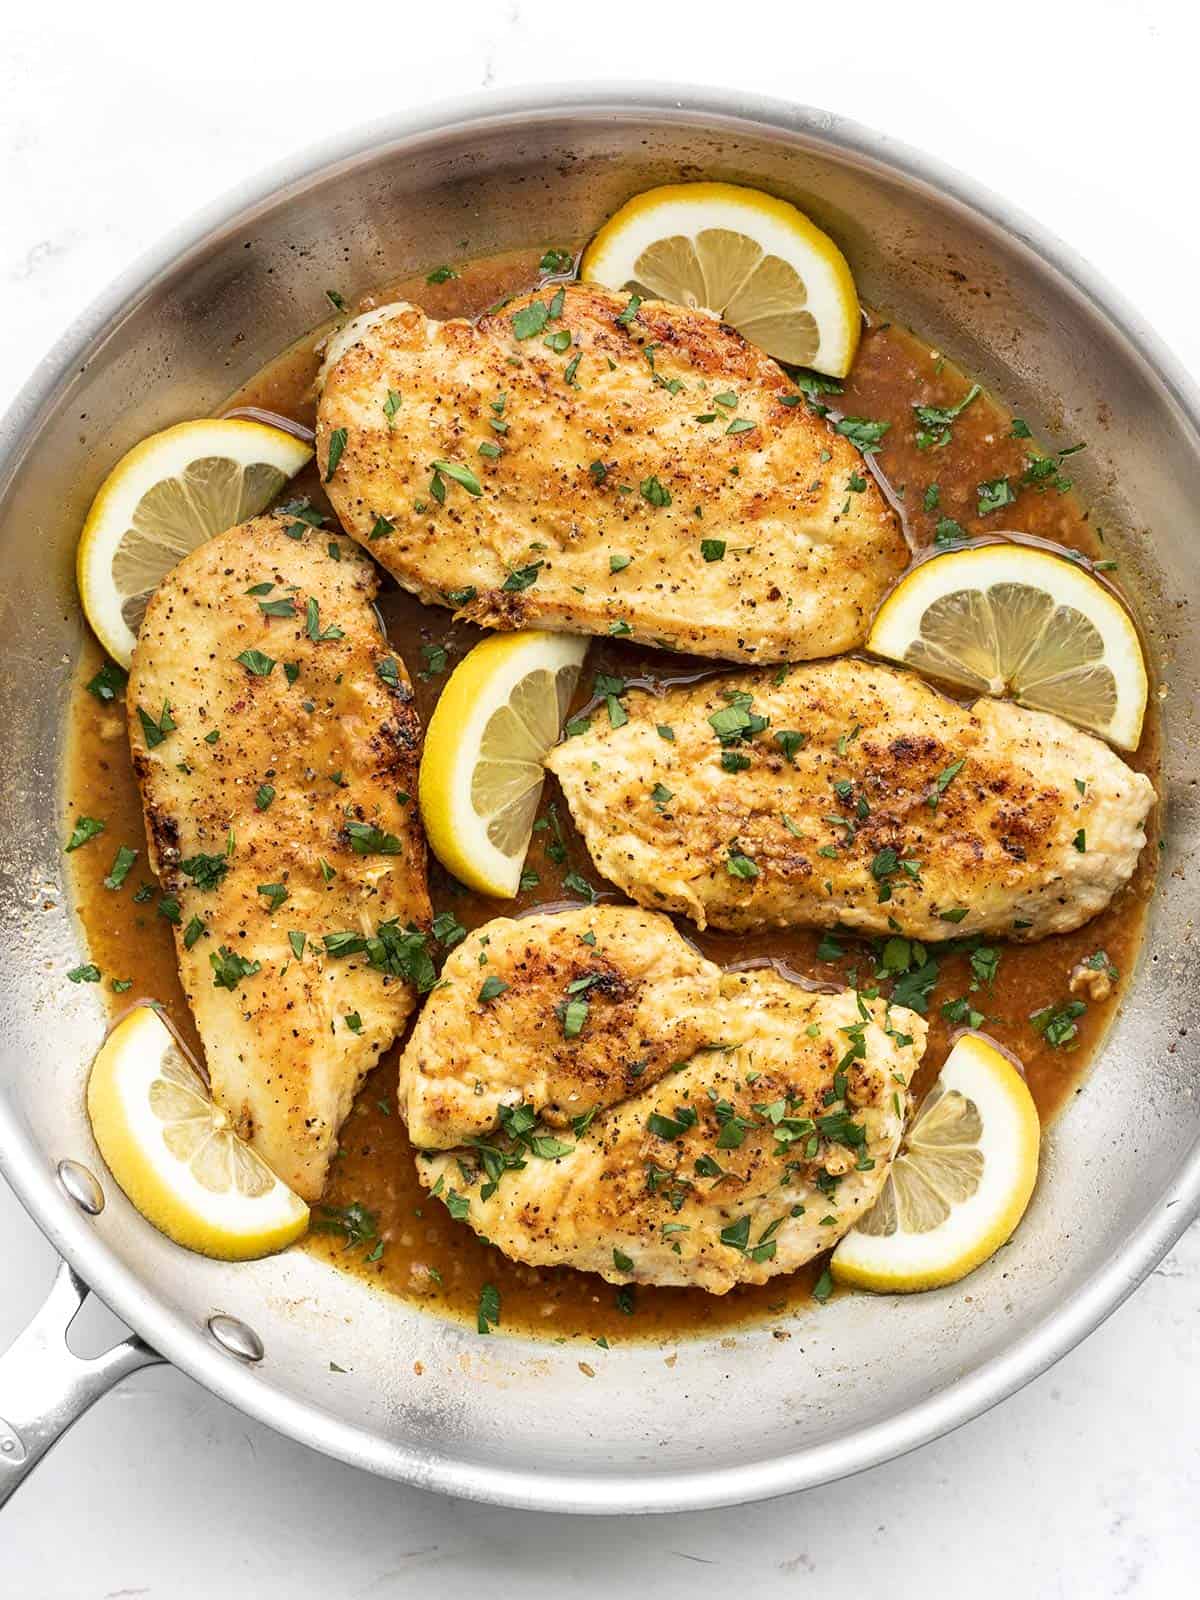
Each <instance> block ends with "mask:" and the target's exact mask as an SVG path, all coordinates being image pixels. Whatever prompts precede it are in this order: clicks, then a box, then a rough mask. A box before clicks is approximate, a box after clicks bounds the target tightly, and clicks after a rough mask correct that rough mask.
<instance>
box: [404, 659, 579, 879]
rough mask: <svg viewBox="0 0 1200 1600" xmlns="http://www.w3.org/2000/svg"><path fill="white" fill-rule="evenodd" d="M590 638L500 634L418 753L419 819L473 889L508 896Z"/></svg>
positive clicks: (441, 709)
mask: <svg viewBox="0 0 1200 1600" xmlns="http://www.w3.org/2000/svg"><path fill="white" fill-rule="evenodd" d="M587 647H588V640H587V639H580V638H576V637H574V636H573V635H571V634H566V633H541V632H536V631H532V630H531V631H527V632H523V633H498V634H494V635H493V636H492V637H491V638H490V639H485V640H484V641H483V643H482V644H477V645H476V646H475V648H474V649H473V650H472V651H471V652H470V653H469V654H468V655H466V656H464V657H463V659H462V660H461V661H460V662H459V664H458V666H457V667H455V669H454V671H453V672H452V673H451V675H450V678H449V681H448V682H447V684H446V687H445V688H444V689H443V690H442V694H441V698H440V699H439V700H438V703H437V705H436V707H435V708H434V713H433V716H432V717H431V718H430V721H429V731H428V732H427V733H426V735H425V749H424V752H423V753H422V756H421V777H420V800H421V817H422V820H423V821H424V823H425V832H426V835H427V837H428V839H429V843H430V846H431V848H432V849H433V852H434V854H435V855H436V856H437V858H438V860H439V861H440V862H441V863H442V865H443V866H444V867H446V868H448V869H449V871H451V872H452V873H453V874H454V876H455V877H456V878H458V879H459V880H460V881H461V882H463V883H465V884H466V885H467V886H468V887H469V888H471V889H477V890H479V892H480V893H482V894H488V895H496V896H498V897H501V898H504V899H511V898H512V896H513V895H515V894H516V892H517V889H518V887H519V885H520V881H521V867H522V865H523V863H524V861H525V852H526V850H528V848H529V839H530V835H531V833H532V831H533V823H534V818H535V816H536V815H537V806H538V799H539V798H540V796H541V792H542V780H543V779H544V777H545V771H544V769H543V767H542V762H543V761H544V760H545V758H546V755H547V754H548V753H549V751H550V750H551V749H552V748H553V747H554V745H556V744H557V743H558V741H559V738H560V737H561V735H562V725H563V718H564V717H565V716H566V714H567V707H568V706H569V705H570V703H571V695H572V694H573V693H574V690H575V684H576V682H577V680H578V678H579V669H580V667H581V666H582V665H583V658H584V656H585V655H586V653H587Z"/></svg>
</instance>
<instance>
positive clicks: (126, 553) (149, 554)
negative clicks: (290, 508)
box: [75, 418, 312, 667]
mask: <svg viewBox="0 0 1200 1600" xmlns="http://www.w3.org/2000/svg"><path fill="white" fill-rule="evenodd" d="M311 459H312V449H311V447H310V446H309V445H307V444H305V443H304V442H303V441H302V440H300V439H297V438H294V437H293V436H292V434H290V433H284V432H283V430H282V429H281V428H270V427H268V426H267V425H266V424H265V423H262V422H249V421H245V420H243V419H241V418H226V419H224V420H221V419H216V418H204V419H201V420H199V421H196V422H180V423H178V424H177V425H176V426H175V427H173V428H164V430H163V431H162V432H161V433H155V434H151V436H150V437H149V438H148V439H143V440H142V442H141V444H139V445H135V446H134V448H133V449H132V450H130V451H129V452H128V454H126V455H124V456H122V457H121V459H120V461H118V462H117V464H116V466H115V467H114V468H113V469H112V471H111V472H110V473H109V475H108V477H107V478H105V480H104V482H103V483H102V484H101V486H100V491H99V493H98V494H97V495H96V498H95V499H94V500H93V501H92V507H91V510H90V511H89V512H88V516H87V521H86V522H85V523H84V525H83V533H82V534H81V535H80V539H79V548H78V550H77V552H76V556H75V574H76V578H77V580H78V583H79V596H80V599H81V600H82V601H83V609H84V613H85V614H86V616H87V619H88V622H89V623H90V624H91V626H92V631H93V632H94V633H95V635H96V637H97V638H98V639H99V641H100V643H101V644H102V645H103V646H104V648H105V649H106V650H107V651H108V653H109V655H110V656H112V657H113V659H114V660H116V661H119V662H120V663H121V665H122V666H123V667H128V665H129V658H130V656H131V655H132V653H133V646H134V642H135V640H136V638H137V630H138V626H139V624H140V623H141V620H142V615H143V613H144V612H145V609H146V602H147V600H149V598H150V596H151V595H152V594H153V593H154V591H155V589H157V587H158V585H159V583H160V582H161V581H162V579H163V578H164V577H165V576H166V574H167V573H168V572H170V570H171V568H172V567H173V566H175V565H176V564H177V563H178V562H179V561H181V560H182V559H183V557H184V556H185V555H187V553H188V551H189V550H194V549H195V547H196V546H197V545H198V544H202V543H203V542H204V540H205V539H211V538H212V537H213V535H214V534H216V533H224V531H225V529H226V528H232V527H234V526H235V525H236V524H237V523H239V522H245V521H246V519H247V518H248V517H255V516H257V515H258V513H259V512H260V511H263V510H265V509H266V507H267V506H268V505H269V504H270V503H271V501H272V500H273V499H274V498H275V496H276V495H277V494H278V493H279V491H280V490H281V489H282V488H283V486H284V484H285V483H286V482H287V481H288V479H289V478H293V477H295V475H296V473H297V472H299V471H300V469H301V467H303V466H304V465H305V464H306V462H308V461H310V460H311Z"/></svg>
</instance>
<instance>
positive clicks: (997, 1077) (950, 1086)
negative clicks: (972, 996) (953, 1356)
mask: <svg viewBox="0 0 1200 1600" xmlns="http://www.w3.org/2000/svg"><path fill="white" fill-rule="evenodd" d="M1040 1132H1041V1130H1040V1126H1039V1123H1038V1114H1037V1108H1036V1107H1035V1105H1034V1103H1033V1096H1032V1095H1031V1094H1030V1092H1029V1089H1028V1087H1027V1085H1026V1083H1025V1080H1024V1078H1023V1077H1022V1076H1021V1074H1020V1073H1019V1072H1018V1071H1017V1069H1016V1067H1014V1066H1013V1064H1012V1062H1011V1061H1009V1059H1008V1057H1007V1056H1004V1055H1002V1054H1001V1053H1000V1051H999V1050H997V1049H996V1047H995V1046H994V1045H992V1044H989V1043H988V1041H987V1040H986V1039H984V1038H983V1037H981V1035H979V1034H977V1033H965V1034H962V1035H961V1036H960V1038H959V1039H958V1040H957V1042H956V1043H955V1045H954V1048H953V1049H952V1050H951V1052H950V1054H949V1055H948V1056H947V1057H946V1064H945V1066H944V1067H943V1068H942V1070H941V1074H940V1075H939V1077H938V1080H937V1082H936V1083H935V1084H934V1086H933V1088H932V1089H931V1090H930V1091H929V1093H928V1094H927V1095H926V1096H925V1099H924V1100H923V1101H922V1103H921V1108H920V1110H919V1111H918V1112H917V1115H916V1118H915V1120H914V1121H913V1123H912V1126H911V1127H910V1128H909V1130H908V1133H907V1135H906V1136H905V1140H904V1145H903V1147H902V1149H901V1153H900V1154H899V1155H898V1156H897V1157H896V1160H895V1161H894V1162H893V1164H892V1170H891V1172H889V1174H888V1176H887V1179H886V1181H885V1182H884V1185H883V1188H882V1189H881V1190H880V1193H879V1199H878V1200H877V1201H876V1202H875V1205H874V1208H873V1209H872V1210H871V1211H869V1212H868V1213H867V1215H866V1216H865V1217H864V1218H863V1220H862V1221H861V1222H860V1223H859V1224H858V1226H857V1227H855V1228H853V1229H851V1231H850V1232H849V1233H848V1234H847V1235H846V1237H845V1238H844V1239H843V1240H842V1242H841V1243H840V1244H839V1245H838V1247H837V1249H836V1250H835V1251H834V1253H833V1259H832V1261H831V1262H830V1266H831V1269H832V1272H833V1276H834V1277H835V1278H836V1279H837V1280H838V1282H839V1283H848V1284H852V1285H853V1286H854V1287H855V1288H858V1289H874V1290H876V1291H878V1292H880V1293H884V1294H906V1293H909V1292H911V1291H912V1290H916V1289H934V1288H937V1287H939V1286H941V1285H943V1284H947V1283H957V1282H958V1280H959V1279H960V1278H965V1277H966V1275H967V1273H968V1272H972V1271H974V1269H975V1268H976V1267H977V1266H979V1265H980V1264H981V1263H982V1262H984V1261H986V1260H987V1259H988V1257H989V1256H991V1255H994V1254H995V1252H996V1251H997V1250H998V1249H999V1248H1000V1246H1001V1245H1002V1244H1003V1243H1004V1242H1005V1240H1007V1239H1008V1238H1009V1237H1010V1236H1011V1235H1012V1232H1013V1230H1014V1229H1015V1228H1016V1226H1017V1223H1018V1222H1020V1220H1021V1218H1022V1217H1023V1216H1024V1214H1025V1207H1026V1206H1027V1205H1028V1204H1029V1197H1030V1195H1031V1194H1032V1193H1033V1186H1034V1183H1035V1182H1036V1180H1037V1171H1038V1139H1039V1135H1040Z"/></svg>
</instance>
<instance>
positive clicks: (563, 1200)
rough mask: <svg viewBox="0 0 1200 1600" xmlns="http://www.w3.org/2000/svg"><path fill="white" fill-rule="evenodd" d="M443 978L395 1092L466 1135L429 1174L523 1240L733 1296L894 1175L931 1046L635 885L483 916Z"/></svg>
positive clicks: (490, 1230) (512, 1249)
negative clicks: (641, 895) (748, 968)
mask: <svg viewBox="0 0 1200 1600" xmlns="http://www.w3.org/2000/svg"><path fill="white" fill-rule="evenodd" d="M481 963H482V964H481ZM443 979H444V982H443V983H442V984H441V985H439V987H438V988H437V989H436V990H435V991H434V993H433V994H431V995H430V998H429V1000H428V1001H427V1002H426V1006H425V1009H424V1011H423V1012H422V1014H421V1017H420V1019H419V1021H418V1024H417V1028H416V1030H415V1031H414V1034H413V1037H412V1038H411V1039H410V1041H409V1044H408V1046H407V1047H406V1049H405V1051H404V1054H403V1057H402V1058H401V1068H400V1089H401V1093H400V1101H401V1104H402V1106H404V1107H406V1108H407V1111H408V1116H409V1129H410V1132H413V1131H414V1129H417V1130H422V1129H424V1130H425V1137H426V1138H429V1139H430V1140H431V1142H436V1144H437V1145H438V1146H442V1147H445V1146H449V1145H452V1144H455V1143H461V1144H462V1145H463V1146H464V1148H459V1149H454V1150H443V1151H442V1153H437V1154H434V1153H430V1152H422V1153H421V1154H419V1155H418V1158H417V1167H418V1172H419V1174H420V1177H421V1181H422V1182H423V1183H424V1184H426V1185H427V1187H428V1188H429V1189H430V1190H431V1191H432V1192H433V1193H434V1194H435V1195H437V1196H438V1198H439V1199H441V1200H442V1201H443V1202H444V1203H445V1204H446V1205H447V1206H448V1207H449V1209H450V1211H451V1213H452V1214H453V1215H454V1216H456V1217H461V1218H463V1219H465V1220H466V1221H467V1222H469V1223H470V1225H471V1226H472V1227H473V1228H474V1229H475V1230H476V1232H478V1233H481V1234H483V1235H485V1236H486V1238H488V1239H489V1240H490V1241H491V1242H492V1243H493V1244H495V1245H496V1246H498V1247H499V1249H501V1250H503V1251H504V1252H505V1254H506V1255H509V1256H512V1257H513V1258H514V1259H516V1260H518V1261H524V1262H529V1263H531V1264H534V1265H537V1266H562V1265H565V1266H573V1267H577V1268H580V1269H582V1270H584V1271H587V1272H596V1273H599V1274H600V1275H601V1276H602V1277H604V1278H607V1279H609V1280H610V1282H629V1281H637V1282H640V1283H653V1284H695V1285H699V1286H700V1287H701V1288H704V1289H707V1290H709V1291H710V1292H711V1293H713V1294H724V1293H725V1292H726V1291H727V1290H729V1289H731V1288H732V1287H733V1286H734V1285H735V1284H737V1283H761V1282H763V1281H764V1280H766V1279H767V1278H769V1277H771V1276H773V1275H774V1274H776V1273H780V1272H792V1271H794V1270H795V1269H796V1268H797V1267H798V1266H800V1265H801V1264H802V1263H804V1262H805V1261H808V1260H810V1259H811V1258H812V1257H813V1256H814V1255H816V1254H818V1253H819V1252H820V1251H822V1250H825V1249H828V1248H829V1247H830V1246H831V1245H833V1244H834V1243H836V1241H837V1240H838V1239H839V1238H840V1237H841V1235H842V1234H843V1233H844V1232H845V1231H846V1230H847V1229H848V1228H849V1227H851V1226H852V1224H853V1223H854V1222H855V1220H856V1219H857V1218H858V1217H859V1216H861V1215H862V1213H863V1212H864V1211H866V1210H867V1209H868V1208H869V1207H870V1206H871V1205H872V1204H873V1203H874V1200H875V1198H876V1196H877V1195H878V1193H879V1190H880V1187H881V1185H882V1183H883V1180H884V1178H885V1177H886V1175H887V1172H888V1168H889V1166H890V1164H891V1161H892V1159H893V1157H894V1155H895V1153H896V1149H897V1146H898V1144H899V1141H900V1136H901V1132H902V1130H903V1126H904V1118H905V1116H906V1114H907V1110H908V1105H909V1096H908V1085H909V1083H910V1082H911V1079H912V1076H913V1073H914V1072H915V1070H916V1068H917V1065H918V1064H919V1062H920V1058H921V1052H922V1050H923V1049H924V1044H925V1023H924V1021H923V1020H922V1019H921V1018H920V1017H919V1016H916V1015H914V1014H913V1013H912V1012H910V1011H907V1010H905V1009H903V1008H901V1007H891V1008H889V1007H888V1006H887V1004H886V1003H885V1002H883V1001H882V1000H867V999H865V998H864V997H863V996H861V995H859V994H857V993H855V992H853V991H851V990H846V991H843V992H841V993H837V994H829V993H817V992H814V991H811V990H808V989H805V988H802V987H800V986H799V985H797V984H793V983H789V982H787V981H786V980H785V979H783V978H781V977H777V976H776V975H775V974H773V973H769V972H764V971H755V972H736V973H735V972H726V973H723V972H721V971H720V969H719V968H717V967H715V966H714V965H713V964H712V963H711V962H708V961H704V960H703V959H702V958H700V957H699V956H697V955H696V954H695V952H694V951H692V949H691V947H690V946H689V945H688V944H687V943H686V942H685V941H684V940H683V939H682V938H681V937H680V936H679V934H678V933H676V932H675V930H674V929H673V928H672V926H671V924H670V923H669V922H668V921H667V920H666V918H664V917H660V916H653V915H647V914H646V913H644V912H641V911H637V910H634V909H630V908H628V907H607V906H595V907H590V908H588V909H585V910H580V911H572V912H567V913H561V914H557V915H556V914H553V913H549V914H546V913H543V914H539V915H535V916H531V917H528V918H525V919H523V920H522V921H520V922H510V921H507V920H501V921H498V922H492V923H488V924H487V925H486V926H485V927H483V928H481V929H478V930H477V931H476V932H475V933H473V934H471V935H469V936H468V938H467V939H466V940H465V941H464V943H463V944H462V945H461V946H460V947H459V948H458V949H457V950H456V951H455V952H454V955H453V956H452V957H451V959H450V960H449V961H448V962H447V963H446V966H445V968H444V969H443ZM683 1007H686V1008H687V1010H686V1013H685V1012H684V1011H683V1010H682V1008H683ZM622 1034H624V1039H623V1040H622V1037H621V1036H622ZM676 1051H677V1052H678V1056H677V1058H676V1059H674V1060H669V1058H670V1057H671V1056H672V1054H673V1053H675V1052H676ZM479 1085H482V1089H479V1088H478V1087H477V1086H479ZM477 1093H479V1095H480V1097H481V1098H482V1099H483V1100H484V1101H485V1103H486V1105H487V1106H488V1107H489V1108H490V1116H488V1117H487V1118H486V1119H485V1118H484V1117H483V1116H482V1115H481V1114H480V1113H479V1112H478V1110H477V1108H476V1105H475V1103H474V1098H475V1096H476V1094H477ZM539 1113H540V1114H541V1115H540V1119H539ZM551 1121H552V1123H553V1131H551V1130H550V1129H548V1128H547V1127H545V1126H544V1125H543V1124H544V1123H546V1122H551ZM415 1136H416V1135H415V1134H414V1137H415ZM468 1141H470V1142H469V1144H468ZM418 1142H420V1141H419V1140H418Z"/></svg>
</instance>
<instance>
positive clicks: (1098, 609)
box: [866, 543, 1149, 750]
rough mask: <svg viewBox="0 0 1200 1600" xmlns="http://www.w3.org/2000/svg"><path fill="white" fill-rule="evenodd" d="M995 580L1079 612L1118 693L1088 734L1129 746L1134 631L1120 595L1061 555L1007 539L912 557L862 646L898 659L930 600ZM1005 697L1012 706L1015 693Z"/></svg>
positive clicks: (1137, 648)
mask: <svg viewBox="0 0 1200 1600" xmlns="http://www.w3.org/2000/svg"><path fill="white" fill-rule="evenodd" d="M1039 577H1040V579H1041V580H1042V581H1041V582H1039V581H1038V580H1039ZM997 583H1016V584H1024V585H1027V586H1029V587H1033V588H1038V587H1041V588H1043V589H1044V590H1045V591H1046V592H1047V593H1048V594H1051V595H1052V596H1053V597H1054V599H1055V600H1056V601H1057V602H1058V603H1059V604H1062V605H1069V606H1073V607H1074V608H1075V609H1076V610H1078V611H1081V612H1082V613H1083V614H1084V615H1085V616H1086V617H1087V618H1088V620H1089V621H1090V622H1091V623H1092V624H1093V625H1094V626H1095V628H1096V630H1097V632H1098V633H1099V634H1100V637H1101V639H1102V641H1103V643H1104V660H1105V662H1106V663H1107V664H1108V666H1109V667H1110V669H1111V670H1112V672H1113V676H1114V678H1115V679H1116V682H1117V690H1118V696H1117V707H1116V710H1115V711H1114V713H1113V716H1112V719H1111V721H1110V722H1109V724H1108V725H1107V726H1106V727H1102V728H1101V727H1093V731H1094V732H1097V733H1100V734H1102V735H1103V736H1104V737H1105V738H1107V739H1109V740H1110V741H1111V742H1112V743H1113V744H1115V745H1118V746H1119V747H1120V748H1121V749H1123V750H1136V749H1137V746H1138V742H1139V740H1140V738H1141V731H1142V723H1143V721H1144V719H1145V714H1146V701H1147V698H1148V695H1149V679H1148V677H1147V673H1146V662H1145V657H1144V655H1143V653H1142V645H1141V640H1140V639H1139V637H1138V631H1137V628H1136V627H1135V625H1134V622H1133V618H1132V617H1131V616H1130V615H1129V613H1128V611H1127V610H1126V609H1125V607H1124V606H1123V605H1122V604H1121V602H1120V600H1118V599H1117V597H1116V596H1115V595H1114V594H1112V593H1111V592H1110V591H1109V590H1108V589H1106V588H1105V586H1104V585H1103V584H1102V583H1100V582H1099V581H1098V580H1097V579H1096V578H1094V577H1092V575H1091V574H1090V573H1089V572H1088V571H1087V570H1086V569H1085V568H1083V567H1081V566H1078V565H1077V564H1076V563H1075V562H1073V561H1070V560H1068V559H1067V558H1066V557H1065V556H1057V555H1052V554H1051V553H1050V552H1049V551H1046V550H1037V549H1034V548H1033V547H1031V546H1030V545H1026V544H1016V543H1010V544H986V545H970V546H967V547H966V548H965V549H962V550H951V551H947V552H946V554H945V555H938V556H934V557H933V558H932V559H930V560H928V561H922V562H919V563H918V564H917V565H916V566H914V567H912V568H911V569H910V570H909V571H908V572H907V573H905V574H904V576H903V577H902V578H901V579H900V581H899V582H898V583H897V584H896V586H895V588H894V589H893V590H892V592H891V594H889V595H888V596H887V597H886V598H885V599H884V601H883V603H882V604H881V605H880V607H879V610H878V611H877V612H876V613H875V618H874V621H873V622H872V624H871V630H870V632H869V634H868V635H867V644H866V647H867V649H868V650H870V651H871V652H872V653H873V654H875V655H879V656H884V657H886V658H887V659H888V660H891V661H899V662H903V661H904V660H905V656H906V652H907V651H908V649H909V647H910V646H911V645H912V643H913V642H914V641H915V640H916V638H917V637H918V635H919V633H920V625H921V619H922V617H923V616H924V614H925V612H926V611H927V610H928V608H929V606H930V605H932V604H933V602H934V601H935V600H937V599H939V598H940V597H941V596H942V595H945V594H949V593H952V592H953V591H954V590H955V589H969V588H978V589H983V588H989V587H991V586H992V585H994V584H997ZM1123 666H1128V667H1131V668H1132V669H1133V671H1132V673H1131V674H1126V673H1124V672H1122V671H1120V670H1118V669H1119V668H1121V667H1123ZM1013 698H1014V699H1016V700H1017V702H1018V704H1019V703H1020V696H1019V695H1016V696H1014V697H1013ZM1088 726H1092V725H1091V724H1089V725H1088Z"/></svg>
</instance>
